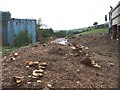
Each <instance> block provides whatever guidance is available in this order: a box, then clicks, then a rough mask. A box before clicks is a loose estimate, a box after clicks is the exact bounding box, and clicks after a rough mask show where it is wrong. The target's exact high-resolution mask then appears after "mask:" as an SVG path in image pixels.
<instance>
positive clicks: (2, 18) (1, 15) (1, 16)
mask: <svg viewBox="0 0 120 90" xmlns="http://www.w3.org/2000/svg"><path fill="white" fill-rule="evenodd" d="M10 18H11V14H10V12H0V24H1V25H0V28H1V30H0V31H1V33H2V44H4V45H7V26H8V25H7V22H8V21H9V20H10Z"/></svg>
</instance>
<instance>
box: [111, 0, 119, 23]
mask: <svg viewBox="0 0 120 90" xmlns="http://www.w3.org/2000/svg"><path fill="white" fill-rule="evenodd" d="M116 24H117V25H118V24H120V2H119V3H118V5H117V6H116V7H115V8H114V9H113V11H112V25H116Z"/></svg>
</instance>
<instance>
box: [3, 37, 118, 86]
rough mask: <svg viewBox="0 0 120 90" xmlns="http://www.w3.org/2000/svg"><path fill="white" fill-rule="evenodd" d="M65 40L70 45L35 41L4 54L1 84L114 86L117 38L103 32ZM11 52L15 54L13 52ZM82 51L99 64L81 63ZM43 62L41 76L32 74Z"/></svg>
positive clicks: (116, 69)
mask: <svg viewBox="0 0 120 90" xmlns="http://www.w3.org/2000/svg"><path fill="white" fill-rule="evenodd" d="M69 42H70V45H60V44H54V43H50V42H49V44H39V43H36V44H33V45H28V46H24V47H22V48H20V49H19V50H16V51H13V52H11V53H9V54H8V55H6V56H4V57H3V63H2V65H3V68H2V82H3V84H2V85H3V88H5V87H23V88H27V87H28V88H31V87H38V88H44V87H48V88H117V87H118V52H117V51H118V45H117V40H111V39H110V37H109V36H107V35H87V36H84V35H82V36H79V37H71V38H69ZM75 45H78V46H81V45H83V46H84V48H83V49H82V50H81V51H82V52H79V51H77V50H75V49H74V48H73V47H75ZM85 47H89V50H86V49H85ZM15 52H17V54H18V55H16V56H15V55H14V54H15ZM86 54H88V55H89V57H91V59H92V60H93V61H95V63H97V64H98V65H99V66H100V67H94V66H91V65H89V62H88V63H83V61H84V60H85V58H86ZM30 62H31V63H32V64H30ZM34 62H37V63H34ZM33 63H34V64H33ZM43 63H44V64H47V65H43V68H42V70H43V72H41V73H42V76H37V77H35V76H34V75H33V71H34V70H38V69H40V68H41V67H40V65H41V66H42V64H43Z"/></svg>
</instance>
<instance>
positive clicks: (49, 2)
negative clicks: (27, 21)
mask: <svg viewBox="0 0 120 90" xmlns="http://www.w3.org/2000/svg"><path fill="white" fill-rule="evenodd" d="M118 1H119V0H0V2H1V3H0V8H1V11H10V12H11V15H12V17H14V18H35V19H38V18H42V20H43V23H45V24H47V25H48V26H49V27H52V28H53V29H72V28H80V27H85V26H90V25H92V24H93V23H94V22H95V21H97V22H98V23H104V22H105V21H104V15H105V14H107V13H108V12H109V10H110V8H109V6H110V5H111V6H113V7H114V6H115V5H116V4H117V3H118Z"/></svg>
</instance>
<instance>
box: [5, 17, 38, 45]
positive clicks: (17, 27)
mask: <svg viewBox="0 0 120 90" xmlns="http://www.w3.org/2000/svg"><path fill="white" fill-rule="evenodd" d="M22 31H26V32H28V34H29V35H30V36H31V39H32V43H35V42H36V20H35V19H11V20H10V21H8V34H7V36H8V38H7V41H8V43H9V44H10V45H13V44H14V43H15V42H14V39H15V36H17V34H19V33H20V32H22ZM21 37H22V36H21Z"/></svg>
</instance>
